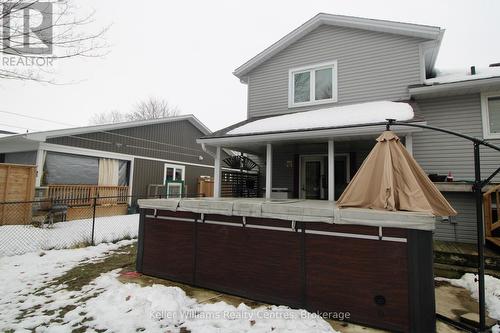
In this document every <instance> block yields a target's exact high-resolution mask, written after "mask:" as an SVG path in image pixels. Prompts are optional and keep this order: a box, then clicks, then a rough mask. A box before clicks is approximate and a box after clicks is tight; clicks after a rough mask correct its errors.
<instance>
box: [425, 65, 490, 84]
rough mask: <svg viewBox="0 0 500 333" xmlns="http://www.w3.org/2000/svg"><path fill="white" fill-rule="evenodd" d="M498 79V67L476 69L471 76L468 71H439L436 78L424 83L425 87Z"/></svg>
mask: <svg viewBox="0 0 500 333" xmlns="http://www.w3.org/2000/svg"><path fill="white" fill-rule="evenodd" d="M492 77H500V67H485V68H476V74H474V75H471V73H470V68H469V69H440V70H437V73H436V77H435V78H432V79H427V80H425V81H424V84H425V85H433V84H441V83H453V82H462V81H472V80H480V79H489V78H492Z"/></svg>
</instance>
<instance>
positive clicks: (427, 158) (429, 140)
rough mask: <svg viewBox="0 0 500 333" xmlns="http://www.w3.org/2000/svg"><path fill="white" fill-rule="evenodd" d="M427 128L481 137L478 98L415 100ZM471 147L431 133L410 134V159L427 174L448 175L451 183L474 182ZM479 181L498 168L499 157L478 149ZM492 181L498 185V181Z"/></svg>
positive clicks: (454, 97) (450, 97)
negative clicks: (456, 181) (415, 161)
mask: <svg viewBox="0 0 500 333" xmlns="http://www.w3.org/2000/svg"><path fill="white" fill-rule="evenodd" d="M418 106H419V108H420V112H421V113H422V115H423V116H424V118H425V120H426V121H427V124H428V125H430V126H436V127H441V128H446V129H450V130H452V131H457V132H460V133H463V134H467V135H470V136H473V137H478V138H482V137H483V127H482V118H481V98H480V95H479V94H470V95H462V96H449V97H437V98H432V99H422V100H418ZM490 141H491V142H492V143H495V144H497V145H498V144H500V140H490ZM472 147H473V146H472V143H471V142H469V141H467V140H464V139H461V138H458V137H455V136H452V135H449V134H445V133H439V132H435V131H423V132H419V133H415V134H413V155H414V157H415V159H416V160H417V162H418V163H419V164H420V165H421V166H422V168H424V170H425V171H426V172H427V173H439V174H448V172H449V171H451V173H452V175H453V176H454V178H455V180H471V181H472V180H474V159H473V158H474V157H473V149H472ZM481 163H482V164H481V173H482V176H483V178H485V177H487V176H488V175H489V174H491V173H492V172H493V171H494V170H495V169H496V168H498V167H499V166H500V153H498V152H495V151H494V150H492V149H489V148H481ZM494 181H496V182H499V181H500V177H498V176H497V177H496V178H495V179H494Z"/></svg>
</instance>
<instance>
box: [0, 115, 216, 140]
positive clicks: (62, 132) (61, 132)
mask: <svg viewBox="0 0 500 333" xmlns="http://www.w3.org/2000/svg"><path fill="white" fill-rule="evenodd" d="M183 120H187V121H189V122H190V123H191V124H192V125H193V126H195V127H196V128H197V129H198V130H200V132H202V133H203V134H204V135H210V134H211V133H212V131H210V129H208V127H206V126H205V125H204V124H203V123H202V122H201V121H200V120H198V118H196V117H195V116H194V115H192V114H188V115H181V116H174V117H166V118H160V119H151V120H139V121H125V122H120V123H113V124H104V125H92V126H81V127H73V128H64V129H57V130H50V131H41V132H32V133H22V134H16V135H9V136H8V138H12V137H17V136H23V137H25V138H26V139H30V140H34V141H45V140H46V139H47V138H53V137H60V136H67V135H76V134H84V133H93V132H102V131H112V130H117V129H122V128H130V127H140V126H147V125H154V124H163V123H170V122H176V121H183ZM6 138H7V137H6ZM0 139H1V138H0Z"/></svg>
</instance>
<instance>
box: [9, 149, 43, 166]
mask: <svg viewBox="0 0 500 333" xmlns="http://www.w3.org/2000/svg"><path fill="white" fill-rule="evenodd" d="M4 156H5V157H4V163H12V164H27V165H35V164H36V151H23V152H19V153H5V155H4Z"/></svg>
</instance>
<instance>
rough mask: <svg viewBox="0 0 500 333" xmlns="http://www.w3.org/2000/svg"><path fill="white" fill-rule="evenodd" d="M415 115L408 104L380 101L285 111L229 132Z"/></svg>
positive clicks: (368, 120) (300, 128) (289, 129)
mask: <svg viewBox="0 0 500 333" xmlns="http://www.w3.org/2000/svg"><path fill="white" fill-rule="evenodd" d="M413 116H414V114H413V109H412V107H411V106H410V105H409V104H408V103H399V102H389V101H378V102H368V103H361V104H351V105H345V106H336V107H331V108H325V109H319V110H313V111H304V112H297V113H292V114H285V115H281V116H275V117H270V118H265V119H260V120H255V121H253V122H250V123H248V124H245V125H242V126H240V127H237V128H234V129H232V130H231V131H229V132H228V133H227V134H229V135H235V134H250V133H266V132H281V131H294V130H307V129H313V128H327V127H341V126H349V125H360V124H370V123H383V122H385V121H386V119H396V120H399V121H404V120H410V119H412V118H413Z"/></svg>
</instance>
